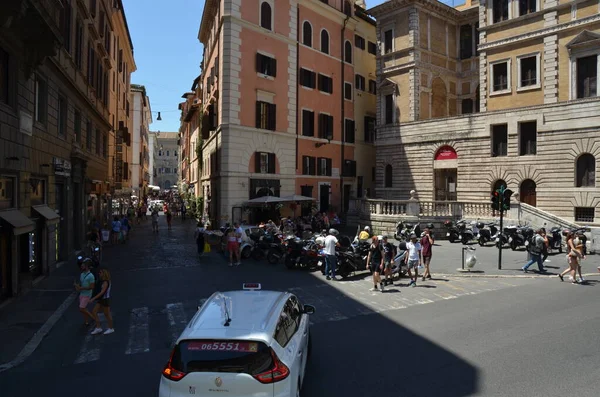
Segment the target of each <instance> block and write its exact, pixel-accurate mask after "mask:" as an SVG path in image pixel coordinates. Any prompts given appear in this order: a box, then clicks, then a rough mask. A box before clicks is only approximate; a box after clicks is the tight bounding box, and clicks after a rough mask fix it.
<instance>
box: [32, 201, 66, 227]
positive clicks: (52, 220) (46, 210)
mask: <svg viewBox="0 0 600 397" xmlns="http://www.w3.org/2000/svg"><path fill="white" fill-rule="evenodd" d="M31 208H33V210H34V211H35V212H37V213H38V214H40V215H41V216H43V217H44V218H45V219H46V224H47V225H56V224H57V223H58V222H59V221H60V216H59V215H58V214H57V213H56V212H54V211H53V210H52V209H51V208H50V207H48V206H47V205H34V206H33V207H31Z"/></svg>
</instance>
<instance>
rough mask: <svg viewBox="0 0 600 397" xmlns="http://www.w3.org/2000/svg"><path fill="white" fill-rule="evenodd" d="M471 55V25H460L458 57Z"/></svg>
mask: <svg viewBox="0 0 600 397" xmlns="http://www.w3.org/2000/svg"><path fill="white" fill-rule="evenodd" d="M472 56H473V27H472V26H471V25H462V26H461V27H460V59H468V58H471V57H472Z"/></svg>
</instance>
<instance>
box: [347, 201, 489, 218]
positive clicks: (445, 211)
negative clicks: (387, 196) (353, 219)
mask: <svg viewBox="0 0 600 397" xmlns="http://www.w3.org/2000/svg"><path fill="white" fill-rule="evenodd" d="M350 211H351V212H355V213H357V214H358V215H363V216H364V215H366V216H373V215H375V216H414V217H426V218H430V217H447V218H469V219H476V218H494V217H496V216H499V214H494V213H493V211H492V209H491V208H490V203H488V202H458V201H419V200H381V199H356V200H351V205H350Z"/></svg>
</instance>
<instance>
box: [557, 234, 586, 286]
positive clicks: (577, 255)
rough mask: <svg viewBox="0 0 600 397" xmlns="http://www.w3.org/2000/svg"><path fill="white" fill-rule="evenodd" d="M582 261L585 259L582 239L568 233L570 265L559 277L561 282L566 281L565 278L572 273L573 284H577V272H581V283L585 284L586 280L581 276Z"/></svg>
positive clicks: (568, 259)
mask: <svg viewBox="0 0 600 397" xmlns="http://www.w3.org/2000/svg"><path fill="white" fill-rule="evenodd" d="M581 259H585V256H584V255H583V244H582V243H581V239H579V238H578V237H576V236H575V235H574V234H573V233H572V232H567V263H568V264H569V267H568V268H567V269H566V270H564V271H563V272H562V273H560V274H559V275H558V278H560V281H564V276H565V275H566V274H567V273H571V275H570V280H571V282H572V283H573V284H577V281H578V280H577V272H579V282H580V283H584V282H585V279H584V278H583V275H582V274H581V264H580V261H581Z"/></svg>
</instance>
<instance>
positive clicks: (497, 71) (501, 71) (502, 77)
mask: <svg viewBox="0 0 600 397" xmlns="http://www.w3.org/2000/svg"><path fill="white" fill-rule="evenodd" d="M508 77H509V75H508V62H499V63H496V64H493V65H492V81H493V86H492V92H498V91H505V90H508V86H509V78H508Z"/></svg>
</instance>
